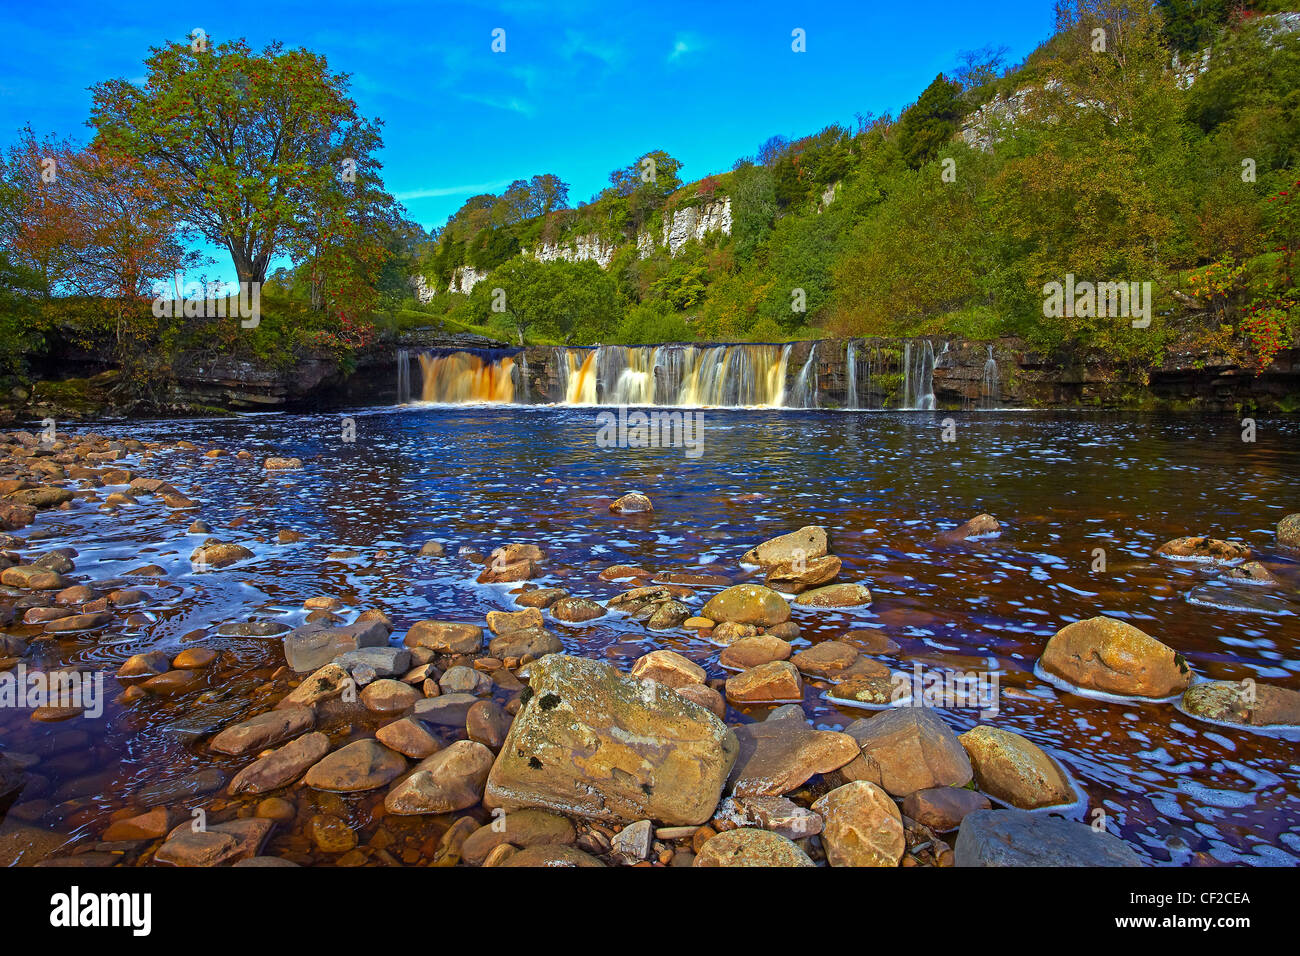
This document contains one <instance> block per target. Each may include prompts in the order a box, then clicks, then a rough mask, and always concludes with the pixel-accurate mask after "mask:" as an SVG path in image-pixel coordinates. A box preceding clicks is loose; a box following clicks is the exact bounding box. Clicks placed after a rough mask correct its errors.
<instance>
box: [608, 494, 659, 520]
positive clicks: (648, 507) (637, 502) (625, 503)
mask: <svg viewBox="0 0 1300 956" xmlns="http://www.w3.org/2000/svg"><path fill="white" fill-rule="evenodd" d="M609 510H610V511H612V512H614V514H619V515H627V514H644V513H646V512H650V511H654V510H655V506H654V505H653V504H651V502H650V499H649V498H647V497H646V496H645V495H643V494H641V492H639V491H629V492H628V493H627V494H625V495H623V497H621V498H617V499H615V500H614V501H612V502H611V503H610V506H609Z"/></svg>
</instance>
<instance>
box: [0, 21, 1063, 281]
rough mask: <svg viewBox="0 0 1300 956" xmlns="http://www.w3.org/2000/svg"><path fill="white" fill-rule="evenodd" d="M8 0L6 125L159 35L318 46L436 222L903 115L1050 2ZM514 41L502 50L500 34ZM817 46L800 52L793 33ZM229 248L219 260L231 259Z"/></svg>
mask: <svg viewBox="0 0 1300 956" xmlns="http://www.w3.org/2000/svg"><path fill="white" fill-rule="evenodd" d="M105 6H106V5H105V4H103V2H102V0H98V2H91V0H64V2H60V3H59V4H54V5H46V4H24V5H18V4H13V5H10V7H9V8H8V9H7V10H6V13H5V19H6V41H7V42H6V54H7V55H6V56H5V57H3V58H2V59H0V133H2V134H3V136H4V139H5V142H8V141H10V140H11V139H12V138H13V136H14V135H15V133H16V132H17V130H18V129H20V128H21V127H22V126H23V125H24V124H26V123H31V124H32V126H33V127H34V128H35V129H36V131H37V133H38V134H43V133H47V132H49V133H58V134H62V135H70V136H74V137H77V138H80V139H85V138H87V137H88V134H89V131H88V129H87V128H86V127H85V125H84V124H85V120H86V117H87V115H88V113H89V109H90V94H89V92H88V87H89V86H90V85H91V84H93V83H95V82H97V81H99V80H102V79H104V78H107V77H126V78H137V77H139V76H141V75H142V73H143V68H142V66H141V64H142V61H143V60H144V58H145V57H146V56H147V54H148V49H149V47H150V46H153V45H156V44H158V43H160V42H162V41H164V40H167V39H180V38H183V37H185V36H187V35H188V34H189V33H190V31H191V30H193V29H194V28H196V27H201V28H202V29H203V30H204V31H205V32H206V33H207V34H208V35H209V36H210V37H212V38H213V39H214V40H216V41H221V40H226V39H230V38H234V37H244V38H246V39H247V40H248V41H249V42H250V44H252V45H253V46H255V47H259V48H260V47H261V46H263V45H265V44H266V43H267V42H269V41H271V40H275V39H278V40H281V41H283V42H284V43H285V44H286V45H287V46H305V47H307V48H309V49H312V50H314V51H317V52H320V53H323V54H324V55H325V56H326V57H327V58H328V60H329V64H330V67H331V68H332V69H334V70H341V71H344V72H347V73H350V74H351V75H352V93H353V96H354V98H355V99H356V100H357V103H358V105H359V107H360V109H361V111H362V113H363V114H365V115H367V116H371V117H379V118H380V119H382V120H383V121H384V124H385V125H384V131H383V135H384V143H385V148H384V152H383V154H382V161H383V164H384V178H385V182H386V184H387V186H388V188H389V190H390V191H391V192H393V193H394V195H396V196H397V197H398V198H399V199H401V200H402V202H403V203H404V204H405V206H406V207H407V210H408V212H409V214H410V217H411V218H412V219H414V220H416V221H417V222H420V223H421V224H423V225H425V226H431V225H435V224H441V223H443V222H445V221H446V218H447V217H448V216H449V215H450V214H452V213H453V212H455V211H456V209H458V208H459V207H460V205H461V204H462V203H463V202H464V201H465V200H466V199H467V198H468V197H469V196H471V195H473V194H475V193H479V192H499V191H500V190H501V189H502V188H504V187H505V186H506V185H507V184H508V183H509V182H510V181H511V180H513V179H521V178H527V177H529V176H532V175H533V174H536V173H544V172H554V173H556V174H558V175H559V176H560V178H561V179H563V180H564V181H565V182H567V183H570V184H571V186H572V189H571V191H570V200H571V201H572V202H574V203H575V204H576V202H578V201H579V200H585V199H589V198H591V197H592V196H593V195H594V194H595V193H596V192H598V191H599V190H600V189H601V188H603V187H604V186H605V185H606V183H607V179H608V176H609V173H610V171H611V170H612V169H614V168H616V167H618V166H625V165H627V164H629V163H630V162H632V161H633V160H634V159H635V158H636V157H638V156H640V155H641V154H643V153H644V152H646V151H647V150H650V149H657V148H662V149H666V150H667V151H668V152H669V153H671V154H673V155H674V156H676V157H677V158H678V159H680V160H681V161H682V162H683V164H684V166H683V169H682V176H683V177H685V178H687V179H697V178H699V177H702V176H705V175H707V174H708V173H711V172H720V171H723V170H726V169H729V168H731V164H732V163H733V162H734V161H735V160H736V159H737V158H738V157H740V156H744V155H752V154H753V153H754V152H755V151H756V149H757V147H758V144H759V143H760V142H762V141H763V140H764V139H766V138H767V137H768V136H770V135H772V134H775V133H780V134H783V135H787V136H791V137H794V136H799V135H804V134H807V133H812V132H816V131H817V130H819V129H821V128H822V127H823V126H825V125H826V124H828V123H832V122H839V123H842V124H845V125H852V124H853V122H854V116H855V114H856V113H875V114H881V113H884V112H886V111H889V112H893V113H895V114H896V113H897V112H898V110H899V109H900V108H901V107H903V106H905V105H906V104H907V103H909V102H911V101H912V100H914V99H915V98H916V97H917V95H918V94H919V93H920V92H921V90H922V89H924V87H925V86H926V85H927V84H928V83H929V82H930V81H931V80H932V79H933V78H934V76H935V74H936V73H938V72H940V71H948V70H951V69H952V68H953V67H955V66H956V65H957V64H958V63H959V57H960V54H961V52H962V51H965V50H973V49H977V48H980V47H984V46H988V45H994V46H1006V47H1008V48H1009V51H1010V52H1009V59H1011V60H1013V61H1014V60H1018V59H1020V58H1022V57H1023V56H1024V55H1025V54H1027V53H1028V52H1029V51H1030V50H1032V49H1033V48H1034V47H1035V46H1037V45H1038V43H1040V42H1041V41H1042V40H1044V39H1045V38H1046V37H1047V36H1048V35H1049V34H1050V33H1051V29H1052V3H1051V0H1004V2H998V3H990V4H976V3H971V2H970V0H914V2H912V3H898V2H892V3H852V2H846V3H817V2H796V3H790V2H786V3H769V2H753V3H725V4H724V3H702V2H693V3H691V2H678V0H659V2H653V3H644V4H642V3H636V2H610V0H598V2H577V0H517V2H496V3H488V2H483V3H477V2H460V3H415V2H380V0H376V2H369V3H361V4H351V3H349V4H345V3H339V2H337V0H315V2H289V3H277V2H273V0H266V2H261V3H249V2H243V0H234V2H224V3H190V4H176V3H159V2H141V3H134V4H131V5H129V7H127V6H125V5H124V7H123V9H121V10H118V11H115V12H112V13H109V12H107V11H106V9H105ZM496 28H501V29H504V30H505V31H506V33H505V40H506V51H505V52H504V53H493V52H492V51H491V43H492V31H493V30H494V29H496ZM795 28H801V29H803V30H804V31H805V32H806V37H807V52H805V53H794V52H792V51H791V31H792V30H794V29H795ZM227 265H228V264H227V263H225V262H223V261H220V259H219V260H218V269H219V270H222V269H225V268H226V267H227Z"/></svg>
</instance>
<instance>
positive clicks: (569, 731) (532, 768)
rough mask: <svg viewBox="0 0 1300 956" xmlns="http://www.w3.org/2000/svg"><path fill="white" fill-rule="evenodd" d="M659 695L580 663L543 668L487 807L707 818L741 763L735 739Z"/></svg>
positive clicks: (670, 820)
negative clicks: (729, 775)
mask: <svg viewBox="0 0 1300 956" xmlns="http://www.w3.org/2000/svg"><path fill="white" fill-rule="evenodd" d="M656 687H658V685H656V684H655V683H654V682H647V681H641V680H637V679H636V678H632V677H628V676H626V675H624V674H621V673H619V671H617V670H616V669H614V668H613V667H611V666H609V665H608V664H604V663H602V662H599V661H592V660H586V659H584V658H579V657H570V656H567V655H551V656H549V657H546V658H543V659H542V660H540V661H538V662H537V663H535V664H534V665H533V666H532V673H531V690H532V693H531V695H530V696H529V698H528V701H527V703H526V704H525V705H524V706H523V708H522V709H521V710H520V711H519V713H518V715H517V716H516V717H515V721H514V724H513V725H512V726H511V728H510V733H509V735H508V736H507V738H506V741H505V744H504V745H503V746H502V748H501V753H500V755H499V756H498V757H497V760H496V763H495V764H494V765H493V767H492V773H491V775H490V776H489V778H488V784H487V795H486V802H488V803H489V804H490V805H493V806H502V807H506V808H507V809H509V808H511V807H528V806H536V807H543V808H548V809H553V810H558V811H560V812H563V813H571V814H578V815H581V816H588V817H596V818H602V819H613V820H623V821H627V822H635V821H637V820H640V819H645V818H650V819H653V820H658V821H660V822H662V823H665V824H669V825H695V824H700V823H703V822H704V821H706V820H708V819H709V817H710V816H711V815H712V813H713V810H714V808H715V807H716V806H717V804H718V800H719V798H720V797H721V793H722V785H723V782H724V781H725V780H726V777H727V773H728V771H729V770H730V769H731V765H732V763H733V762H734V761H735V757H736V751H737V744H736V739H735V736H734V734H732V733H731V732H730V731H729V730H728V729H727V727H726V725H725V724H723V723H722V722H721V721H720V720H718V719H717V718H716V717H715V716H714V715H713V714H711V713H709V712H708V711H707V710H705V709H704V708H702V707H700V706H698V705H696V704H693V703H691V702H689V701H687V700H686V699H685V698H683V697H681V696H680V695H679V694H676V693H671V692H669V690H668V689H667V688H663V689H662V690H659V691H656V690H655V688H656Z"/></svg>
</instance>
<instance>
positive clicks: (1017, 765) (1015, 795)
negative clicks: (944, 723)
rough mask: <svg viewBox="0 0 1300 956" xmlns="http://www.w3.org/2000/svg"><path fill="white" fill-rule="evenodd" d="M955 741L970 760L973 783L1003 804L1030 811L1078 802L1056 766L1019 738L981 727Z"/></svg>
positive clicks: (1033, 745)
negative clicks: (959, 742) (958, 741)
mask: <svg viewBox="0 0 1300 956" xmlns="http://www.w3.org/2000/svg"><path fill="white" fill-rule="evenodd" d="M957 739H958V740H960V741H961V745H962V747H964V748H965V749H966V754H967V756H968V757H969V758H970V763H971V767H972V768H973V769H974V771H975V783H976V784H977V785H978V786H979V788H980V789H981V790H983V791H984V792H985V793H987V794H988V795H989V796H991V797H994V798H995V799H998V800H1001V801H1002V802H1003V803H1009V804H1011V805H1012V806H1013V807H1019V808H1021V809H1022V810H1033V809H1035V808H1037V807H1050V806H1057V805H1059V804H1065V803H1073V802H1074V801H1075V800H1076V799H1078V797H1077V795H1076V794H1075V792H1074V788H1073V787H1072V786H1071V785H1070V781H1069V778H1068V777H1066V775H1065V771H1064V770H1062V769H1061V768H1060V766H1059V765H1058V764H1057V762H1056V761H1055V760H1053V759H1052V758H1051V757H1049V756H1048V755H1047V753H1046V752H1044V751H1043V749H1042V748H1041V747H1039V746H1038V745H1037V744H1035V743H1034V742H1032V741H1030V740H1026V739H1025V738H1024V737H1022V736H1020V735H1019V734H1016V733H1012V732H1011V731H1009V730H1001V729H999V728H997V727H989V726H987V725H984V724H981V725H980V726H978V727H976V728H975V729H974V730H969V731H967V732H966V733H964V734H962V735H961V736H960V737H959V738H957Z"/></svg>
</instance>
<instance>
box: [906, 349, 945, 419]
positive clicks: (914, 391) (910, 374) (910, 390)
mask: <svg viewBox="0 0 1300 956" xmlns="http://www.w3.org/2000/svg"><path fill="white" fill-rule="evenodd" d="M944 347H945V348H947V345H946V344H945V346H944ZM934 362H935V359H934V345H933V344H931V342H930V340H929V339H921V340H920V341H918V342H917V343H916V348H915V349H913V348H912V343H911V342H906V343H904V344H903V393H902V396H901V398H902V407H903V408H905V409H909V410H911V411H931V410H933V408H934V407H935V401H934Z"/></svg>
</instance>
